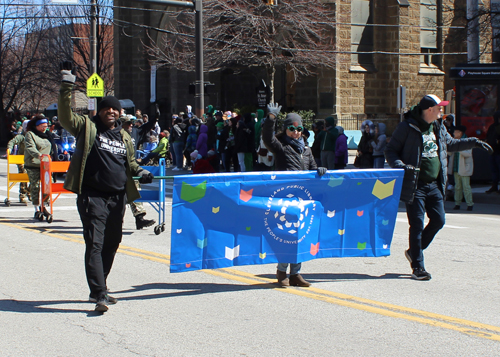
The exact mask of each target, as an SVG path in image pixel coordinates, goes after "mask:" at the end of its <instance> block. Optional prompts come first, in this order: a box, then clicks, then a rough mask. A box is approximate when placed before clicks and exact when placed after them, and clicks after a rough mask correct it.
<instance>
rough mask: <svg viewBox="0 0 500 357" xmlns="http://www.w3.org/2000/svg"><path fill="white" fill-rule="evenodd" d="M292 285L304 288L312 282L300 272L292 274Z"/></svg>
mask: <svg viewBox="0 0 500 357" xmlns="http://www.w3.org/2000/svg"><path fill="white" fill-rule="evenodd" d="M290 285H291V286H300V287H303V288H308V287H310V286H311V283H310V282H308V281H306V280H305V279H304V278H303V277H302V275H300V274H294V275H290Z"/></svg>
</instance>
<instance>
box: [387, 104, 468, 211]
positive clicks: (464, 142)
mask: <svg viewBox="0 0 500 357" xmlns="http://www.w3.org/2000/svg"><path fill="white" fill-rule="evenodd" d="M421 118H422V109H421V108H420V106H419V105H416V106H415V107H413V108H412V109H411V111H409V112H407V113H406V114H405V120H404V121H402V122H401V123H399V125H398V126H397V127H396V130H395V131H394V133H393V134H392V137H391V140H390V141H389V143H388V144H387V147H386V150H385V157H386V159H387V162H388V163H389V165H390V166H391V167H392V168H404V167H405V165H412V166H414V167H416V168H420V164H421V162H422V151H423V149H424V148H423V146H424V144H423V139H422V132H421V130H420V129H419V121H422V120H423V119H421ZM433 124H434V135H436V142H437V145H438V156H439V161H440V162H441V169H440V170H439V176H438V184H439V189H440V191H441V193H442V194H443V197H444V195H445V189H446V175H447V166H448V158H447V150H450V151H463V150H469V149H472V148H473V147H474V146H475V145H476V142H477V138H466V139H458V140H457V139H453V138H452V137H451V136H450V134H449V133H448V131H447V130H446V127H445V126H444V125H441V123H440V122H439V120H435V121H434V122H433ZM417 181H418V171H416V172H415V175H413V174H412V171H406V172H405V176H404V179H403V187H402V189H401V200H402V201H403V202H406V203H409V204H411V203H413V198H414V197H415V190H416V186H417Z"/></svg>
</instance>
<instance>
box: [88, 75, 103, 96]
mask: <svg viewBox="0 0 500 357" xmlns="http://www.w3.org/2000/svg"><path fill="white" fill-rule="evenodd" d="M87 97H89V98H94V97H104V81H103V80H102V78H101V77H99V75H98V74H97V73H94V74H93V75H91V76H90V78H89V79H87Z"/></svg>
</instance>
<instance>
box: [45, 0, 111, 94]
mask: <svg viewBox="0 0 500 357" xmlns="http://www.w3.org/2000/svg"><path fill="white" fill-rule="evenodd" d="M89 5H90V0H82V1H80V4H79V5H78V6H66V7H58V8H56V9H53V10H52V11H51V13H52V15H53V16H52V20H51V31H50V34H49V37H48V39H47V43H48V44H49V48H47V52H46V58H47V65H49V66H50V71H51V73H53V74H54V80H55V81H56V83H57V84H58V83H59V75H58V74H59V63H60V61H62V60H73V62H74V63H75V64H76V65H77V82H76V87H75V88H76V89H77V90H79V91H81V92H84V93H85V92H86V81H87V79H88V78H89V77H90V75H92V73H90V72H91V63H90V51H91V48H90V41H89V38H90V22H91V15H90V6H89ZM111 5H112V2H111V1H110V0H97V19H96V21H97V36H96V42H97V60H96V69H97V73H98V74H99V75H100V76H101V77H102V79H103V80H104V83H105V84H106V90H107V91H108V92H112V91H113V90H114V73H113V63H114V59H113V24H112V22H111V21H112V18H113V13H112V11H113V10H112V6H111Z"/></svg>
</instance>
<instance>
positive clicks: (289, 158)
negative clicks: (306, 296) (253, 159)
mask: <svg viewBox="0 0 500 357" xmlns="http://www.w3.org/2000/svg"><path fill="white" fill-rule="evenodd" d="M267 108H268V110H269V114H268V115H267V118H265V119H264V120H263V122H262V140H263V141H264V144H265V145H266V147H267V149H268V150H269V151H270V152H272V153H273V155H274V157H275V163H276V170H277V171H301V170H316V169H317V170H318V174H319V175H320V176H323V175H324V174H325V173H326V171H327V169H326V167H319V168H318V167H317V166H316V162H315V160H314V157H313V155H312V152H311V149H310V148H309V147H308V146H306V145H305V143H304V139H303V138H302V132H303V130H304V127H303V125H302V118H301V117H300V115H298V114H296V113H289V114H287V116H286V118H285V121H284V126H283V130H282V132H281V133H279V134H277V135H274V127H275V122H276V117H277V116H278V114H279V112H280V110H281V106H278V104H277V103H276V104H268V106H267ZM301 266H302V263H297V264H293V263H292V264H290V278H288V276H287V273H286V271H287V268H288V263H278V269H277V272H276V277H277V279H278V284H279V285H280V286H281V287H286V286H290V285H292V286H301V287H309V286H311V283H309V282H308V281H306V280H305V279H304V278H303V277H302V276H301V275H300V268H301Z"/></svg>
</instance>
